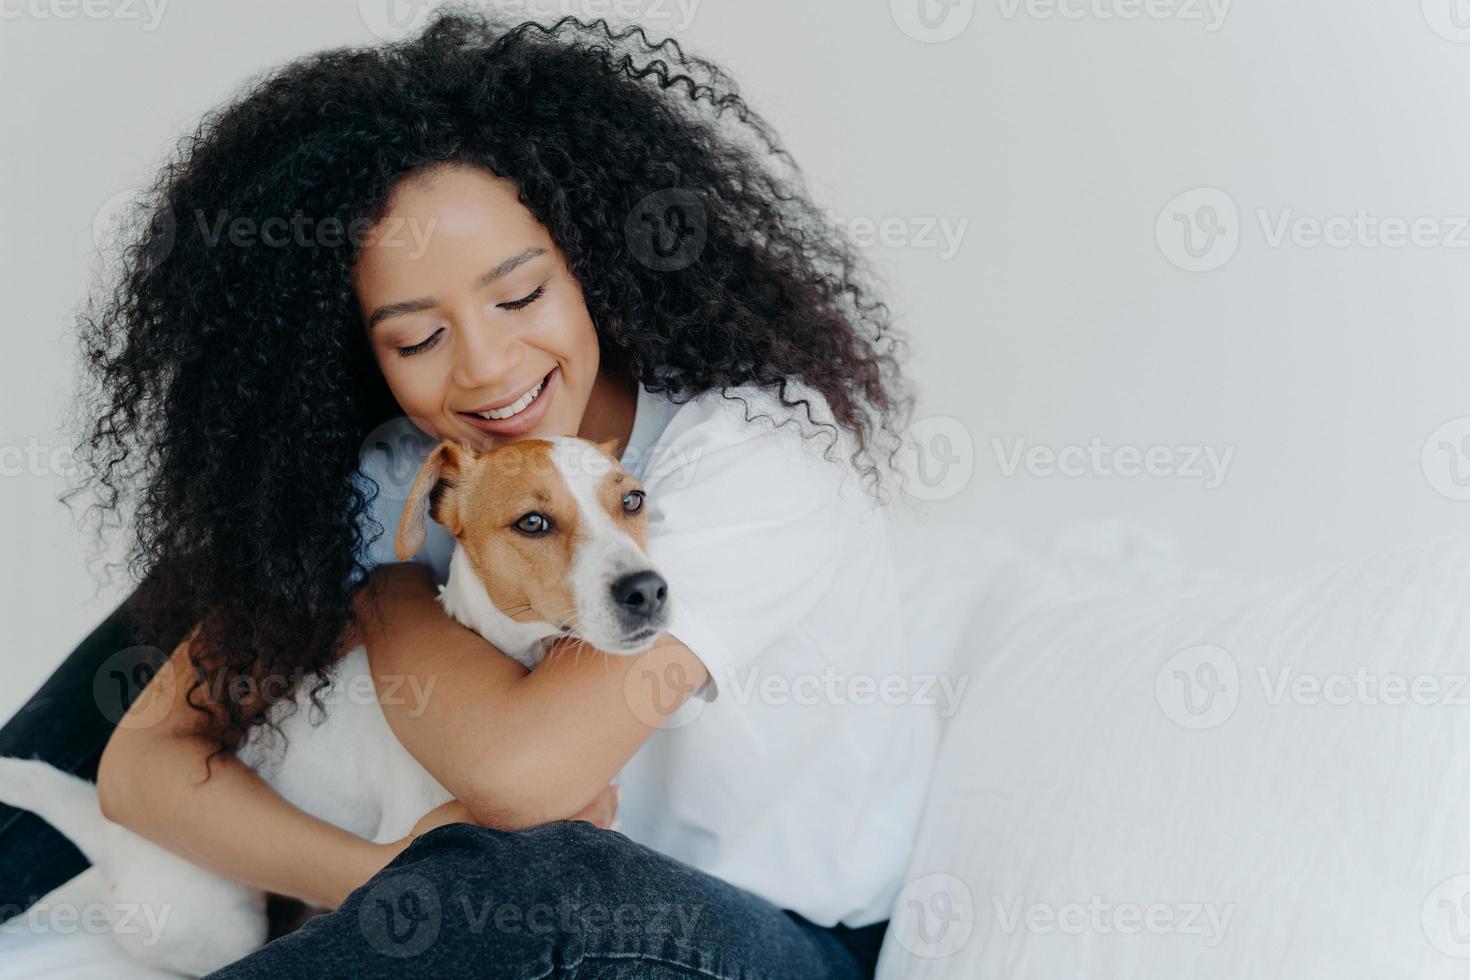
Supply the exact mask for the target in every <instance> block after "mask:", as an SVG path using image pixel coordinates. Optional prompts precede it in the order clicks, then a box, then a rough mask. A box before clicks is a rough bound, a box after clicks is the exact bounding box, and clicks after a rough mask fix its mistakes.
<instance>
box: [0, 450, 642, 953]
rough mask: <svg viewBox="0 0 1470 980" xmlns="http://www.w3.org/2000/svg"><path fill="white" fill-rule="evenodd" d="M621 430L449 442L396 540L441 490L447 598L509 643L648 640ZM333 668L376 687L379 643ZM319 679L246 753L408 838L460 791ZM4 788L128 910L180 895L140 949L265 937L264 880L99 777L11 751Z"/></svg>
mask: <svg viewBox="0 0 1470 980" xmlns="http://www.w3.org/2000/svg"><path fill="white" fill-rule="evenodd" d="M612 446H613V440H610V439H609V440H604V441H602V442H599V443H592V442H588V441H586V440H583V439H578V438H574V437H566V436H561V437H554V438H549V439H525V440H521V441H517V442H511V443H506V444H504V445H501V446H498V447H496V448H495V449H493V450H490V451H489V452H485V453H477V452H475V451H474V450H473V449H470V448H469V447H467V446H463V445H460V444H458V443H455V442H441V443H440V444H439V445H438V446H436V447H435V448H434V450H433V451H432V452H431V453H430V455H429V457H428V459H427V460H426V461H425V462H424V464H423V466H422V467H421V469H420V470H419V472H418V474H417V476H416V478H415V480H414V483H413V486H412V488H411V489H410V491H409V497H408V500H407V502H406V504H405V506H404V513H403V518H402V521H401V523H400V525H399V530H398V535H397V537H396V539H395V541H394V553H395V554H396V555H397V557H398V558H399V560H400V561H403V560H407V559H408V558H410V557H411V556H412V555H413V554H414V553H416V552H417V551H418V550H419V548H420V547H421V545H422V544H423V541H424V539H425V530H424V527H425V525H424V513H425V509H426V507H425V504H426V503H427V505H428V506H427V509H428V511H429V512H430V513H431V514H432V516H433V518H434V519H435V520H436V521H438V522H439V523H440V524H442V525H444V527H445V528H446V529H448V530H449V532H450V533H451V534H452V535H453V536H454V538H455V541H456V544H455V549H454V554H453V557H452V558H451V560H450V567H449V575H448V579H447V581H446V583H445V585H444V586H442V587H441V588H440V593H439V601H440V603H441V604H442V605H443V606H444V608H445V610H446V611H447V612H448V613H449V614H450V615H451V616H453V617H454V618H455V619H457V620H459V622H461V623H463V624H464V625H466V626H468V627H469V628H471V629H473V630H475V631H476V632H478V633H479V634H480V635H481V636H483V637H484V638H485V639H486V640H488V641H490V643H491V644H493V645H494V646H495V647H496V648H497V649H499V650H501V651H503V652H504V653H506V654H508V655H509V656H511V657H513V658H515V659H516V660H517V661H518V662H520V663H521V664H522V665H524V666H525V667H527V668H529V669H534V668H535V667H536V666H537V664H539V663H540V661H541V659H542V657H543V656H544V655H545V653H546V651H547V650H548V649H549V648H550V646H551V645H552V644H553V643H555V642H556V641H558V640H559V639H561V638H565V637H569V638H574V639H578V640H581V641H584V642H585V643H587V644H589V645H590V646H592V647H595V648H596V649H598V650H602V651H604V652H606V653H611V654H623V655H634V654H638V653H642V652H643V651H645V650H647V649H648V648H649V647H650V646H651V645H652V641H653V638H654V637H655V636H656V635H657V634H658V633H659V632H660V631H661V630H662V629H663V627H664V626H665V625H666V623H667V622H668V617H669V610H670V608H671V606H670V600H669V595H668V586H667V583H666V582H665V581H664V579H663V578H662V576H660V575H659V574H658V571H657V570H656V569H655V568H654V567H653V566H652V564H651V563H650V562H649V560H648V557H647V555H646V554H645V552H644V547H645V544H646V537H645V532H646V523H647V521H646V504H645V499H644V498H645V494H644V491H643V488H642V486H641V484H640V483H639V481H638V480H637V479H635V478H634V477H633V476H632V474H630V473H629V472H628V471H627V470H626V469H624V468H623V467H622V465H621V464H620V463H619V462H618V460H617V459H616V458H615V457H614V456H613V455H612ZM331 677H332V680H333V687H332V688H331V689H330V690H331V691H338V692H340V691H342V690H353V689H356V690H366V691H368V692H371V691H372V690H373V687H372V675H371V671H370V670H369V667H368V660H367V651H366V649H365V648H364V647H361V646H359V647H355V648H353V649H352V650H350V651H349V652H348V653H347V654H346V655H345V656H344V657H343V658H342V659H341V660H340V661H339V662H338V663H337V665H336V669H335V670H333V671H332V672H331ZM312 680H313V678H312V677H311V676H308V677H307V678H306V679H305V682H303V683H302V684H300V685H299V686H298V688H297V692H296V694H295V697H294V699H292V698H285V699H282V700H281V701H280V702H278V703H277V704H276V705H274V706H273V707H272V709H271V710H272V713H273V717H275V718H278V724H279V726H280V732H281V735H284V736H285V740H284V741H282V739H280V738H279V737H278V736H276V735H275V734H274V733H272V732H270V731H269V730H268V729H267V728H265V727H263V726H257V727H256V728H254V729H253V730H252V732H251V734H250V736H249V737H248V738H247V739H246V741H245V742H244V743H243V744H242V745H241V747H240V749H239V750H238V751H237V753H236V754H237V756H238V757H239V758H240V759H241V760H242V761H244V762H245V763H246V764H247V765H249V766H251V768H253V769H255V770H256V772H258V773H259V774H260V775H261V777H262V778H264V779H265V780H266V782H267V783H269V784H270V785H271V786H272V788H274V789H275V790H276V791H277V792H278V793H280V794H281V795H282V796H283V797H285V798H286V799H287V800H289V801H290V802H291V803H293V804H294V805H296V806H297V807H299V808H301V809H303V810H305V811H306V812H308V813H311V814H313V815H315V816H317V817H319V818H321V819H323V820H327V821H329V822H331V823H334V824H336V825H337V826H340V827H343V828H344V829H347V830H349V831H351V832H353V833H355V834H358V835H359V836H361V837H364V838H367V839H369V840H372V841H374V842H376V843H388V842H391V841H395V840H401V839H402V838H404V837H406V836H407V835H408V834H409V833H410V832H411V831H412V829H413V826H414V825H415V824H416V823H417V822H418V820H419V819H420V818H421V817H423V816H424V815H425V814H426V813H428V812H429V811H430V810H433V809H434V808H435V807H437V806H439V805H441V804H443V803H446V802H448V801H449V800H450V799H451V796H450V794H449V793H448V792H447V791H446V790H445V789H444V788H443V787H442V786H440V785H439V783H438V782H437V781H436V780H435V779H434V778H433V777H432V776H431V775H429V773H428V772H426V771H425V770H424V769H423V767H422V766H420V765H419V764H418V762H417V761H415V760H414V758H413V757H412V756H410V755H409V754H408V752H407V751H406V750H405V749H404V748H403V747H402V746H401V745H400V744H399V742H398V740H397V739H396V738H395V737H394V735H393V732H392V730H391V729H390V728H389V726H388V723H387V720H386V719H385V718H384V717H383V712H382V709H381V707H379V704H378V702H377V700H376V698H375V697H371V696H369V697H364V698H357V699H355V700H344V699H342V698H340V697H339V698H336V701H335V703H333V704H331V705H330V706H329V708H328V710H327V712H326V715H325V719H324V720H320V723H315V724H314V723H313V721H312V717H313V714H314V712H313V711H312V705H311V701H310V697H309V694H308V693H307V692H308V691H309V690H310V689H311V687H312V686H313V684H312ZM288 706H289V707H294V710H287V709H288ZM315 715H316V717H317V718H318V719H320V717H321V716H320V712H315ZM0 800H3V801H4V802H6V803H8V804H10V805H12V806H15V807H18V808H21V809H25V810H30V811H32V812H34V813H36V814H38V815H40V816H41V817H43V818H44V819H46V820H47V821H48V822H50V823H51V825H52V826H54V827H55V828H56V829H57V830H59V831H60V832H61V833H63V834H65V835H66V836H67V837H68V838H70V839H71V841H72V842H73V843H74V844H76V845H77V847H78V848H79V849H81V851H82V852H83V853H84V854H85V855H86V856H87V858H88V859H89V860H90V861H91V862H92V863H93V864H94V865H95V866H96V867H97V868H98V870H99V871H100V873H101V875H102V878H103V880H104V882H105V885H106V892H105V894H106V904H107V905H108V906H109V907H110V909H111V914H112V916H113V922H114V924H116V923H117V922H118V919H119V912H120V911H121V910H124V909H129V908H131V909H133V910H136V909H137V908H138V907H147V905H149V904H151V905H153V906H154V907H159V908H165V909H168V910H169V916H168V919H167V920H166V923H165V928H164V929H163V931H162V935H161V936H149V935H145V934H144V933H143V931H142V930H136V929H133V930H126V931H125V930H122V929H119V928H114V929H113V935H114V936H115V937H116V938H117V939H118V941H119V942H120V943H121V944H122V946H123V948H124V949H125V950H126V952H127V953H128V954H130V955H131V956H133V957H135V958H136V959H138V960H139V961H141V962H143V963H146V964H148V965H150V966H154V967H157V968H161V969H166V970H172V971H174V972H176V973H183V974H186V975H191V976H200V975H203V974H206V973H210V972H213V971H214V970H216V969H219V968H220V967H223V966H225V965H226V964H228V963H232V962H234V961H235V960H237V959H239V958H241V957H243V956H246V955H248V954H249V953H251V952H253V951H254V950H256V949H257V948H259V947H260V946H261V945H262V944H263V943H264V942H265V940H266V933H267V921H266V913H265V895H264V893H263V892H261V891H260V890H258V889H254V888H250V887H248V886H245V885H242V884H239V883H237V882H233V881H230V880H228V879H225V878H223V877H220V876H218V875H215V874H213V873H211V872H209V871H206V870H204V869H202V868H199V867H197V866H195V865H193V864H191V863H189V862H188V861H186V860H184V859H183V858H181V857H179V856H177V855H175V854H173V853H172V852H170V851H168V850H165V849H164V848H162V847H159V846H158V845H156V844H154V843H152V842H151V841H148V840H146V839H145V838H143V837H141V836H139V835H137V834H135V833H133V832H132V831H130V830H128V829H127V828H125V827H123V826H121V825H119V824H116V823H113V822H111V821H109V820H107V819H106V818H105V817H103V816H102V813H101V810H100V808H99V806H98V802H97V790H96V787H95V786H94V785H93V784H91V783H88V782H86V781H85V780H82V779H79V778H77V777H75V776H72V775H69V774H67V773H64V772H62V771H60V770H58V769H55V768H52V767H51V766H49V765H48V764H46V763H44V762H41V761H39V760H30V759H13V758H12V759H0Z"/></svg>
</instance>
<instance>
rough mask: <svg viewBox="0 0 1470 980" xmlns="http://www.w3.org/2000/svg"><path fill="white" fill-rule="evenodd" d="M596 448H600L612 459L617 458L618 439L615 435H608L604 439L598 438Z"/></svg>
mask: <svg viewBox="0 0 1470 980" xmlns="http://www.w3.org/2000/svg"><path fill="white" fill-rule="evenodd" d="M597 448H598V449H601V450H602V451H603V452H605V453H607V454H608V455H609V456H611V457H612V458H613V459H617V458H618V439H617V436H608V437H607V438H606V439H603V440H600V441H599V442H598V443H597Z"/></svg>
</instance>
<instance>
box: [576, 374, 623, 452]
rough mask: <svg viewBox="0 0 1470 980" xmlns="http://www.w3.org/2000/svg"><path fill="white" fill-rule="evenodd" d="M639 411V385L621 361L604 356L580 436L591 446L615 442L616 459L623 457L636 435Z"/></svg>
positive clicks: (584, 416)
mask: <svg viewBox="0 0 1470 980" xmlns="http://www.w3.org/2000/svg"><path fill="white" fill-rule="evenodd" d="M637 409H638V382H637V379H635V378H634V377H633V375H632V373H631V372H629V371H628V368H627V365H626V364H625V363H623V361H622V359H621V358H612V357H609V356H604V357H603V360H602V366H601V367H600V368H599V370H598V372H597V380H596V381H594V382H593V384H592V392H591V394H590V395H588V397H587V408H586V409H585V410H584V411H583V412H582V425H581V427H580V428H579V429H578V430H577V435H578V436H580V437H581V438H583V439H588V440H591V441H592V442H600V441H601V440H603V439H608V438H612V439H616V440H617V448H616V449H615V450H614V455H617V456H621V455H622V454H623V450H625V449H626V448H627V446H628V439H629V437H631V436H632V434H633V419H634V416H635V415H636V414H637Z"/></svg>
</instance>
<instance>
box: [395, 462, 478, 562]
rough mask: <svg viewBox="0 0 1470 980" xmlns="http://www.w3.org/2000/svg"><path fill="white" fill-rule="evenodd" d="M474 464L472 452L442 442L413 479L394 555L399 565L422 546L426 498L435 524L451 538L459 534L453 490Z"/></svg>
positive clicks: (399, 523)
mask: <svg viewBox="0 0 1470 980" xmlns="http://www.w3.org/2000/svg"><path fill="white" fill-rule="evenodd" d="M473 460H474V453H473V451H472V450H470V449H468V448H466V447H464V446H461V445H460V444H459V443H456V442H441V443H439V445H437V446H435V447H434V451H433V452H431V453H429V458H428V459H426V460H424V465H423V467H422V468H420V469H419V475H418V476H417V477H415V478H414V481H413V488H412V489H411V490H409V491H408V502H407V503H406V504H404V505H403V517H402V518H401V519H400V520H399V522H398V537H397V538H396V539H394V541H393V554H395V555H396V556H398V560H399V561H408V560H409V559H410V558H412V557H413V556H414V555H415V554H416V553H417V552H418V550H419V549H420V548H422V547H423V546H424V536H425V531H424V499H425V498H428V501H429V510H430V511H431V512H432V514H433V517H434V520H436V521H438V522H439V523H440V524H443V525H444V526H445V527H446V528H448V529H449V531H450V533H451V534H458V533H459V526H458V524H459V522H458V520H457V519H456V517H455V506H454V488H455V485H456V483H457V482H458V481H459V479H460V478H461V477H463V476H464V474H465V473H466V472H468V470H469V466H470V463H471V462H473Z"/></svg>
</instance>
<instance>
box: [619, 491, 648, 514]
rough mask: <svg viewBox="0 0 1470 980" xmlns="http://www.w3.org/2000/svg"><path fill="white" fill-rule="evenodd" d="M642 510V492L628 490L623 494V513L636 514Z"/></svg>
mask: <svg viewBox="0 0 1470 980" xmlns="http://www.w3.org/2000/svg"><path fill="white" fill-rule="evenodd" d="M642 509H643V491H642V490H629V491H628V492H627V493H625V494H623V513H624V514H636V513H638V512H639V511H640V510H642Z"/></svg>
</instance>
